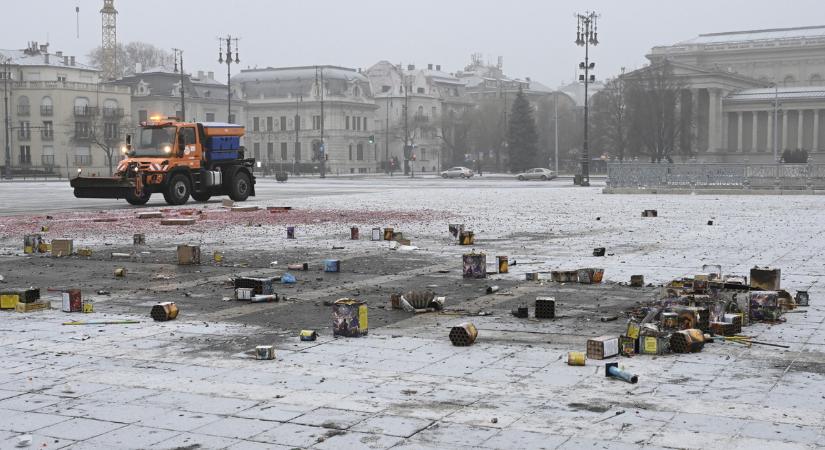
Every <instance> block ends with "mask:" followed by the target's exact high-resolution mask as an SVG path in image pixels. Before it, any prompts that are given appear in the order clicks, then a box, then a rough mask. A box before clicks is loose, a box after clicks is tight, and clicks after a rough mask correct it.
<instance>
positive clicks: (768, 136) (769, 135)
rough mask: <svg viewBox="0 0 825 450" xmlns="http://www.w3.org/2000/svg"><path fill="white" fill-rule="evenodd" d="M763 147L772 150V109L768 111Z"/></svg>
mask: <svg viewBox="0 0 825 450" xmlns="http://www.w3.org/2000/svg"><path fill="white" fill-rule="evenodd" d="M766 131H767V133H766V138H765V149H767V151H768V152H772V151H773V111H768V129H767V130H766Z"/></svg>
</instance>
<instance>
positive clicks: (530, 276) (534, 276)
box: [524, 272, 539, 281]
mask: <svg viewBox="0 0 825 450" xmlns="http://www.w3.org/2000/svg"><path fill="white" fill-rule="evenodd" d="M524 279H525V280H527V281H539V273H538V272H527V273H525V274H524Z"/></svg>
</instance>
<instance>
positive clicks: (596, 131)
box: [590, 78, 629, 160]
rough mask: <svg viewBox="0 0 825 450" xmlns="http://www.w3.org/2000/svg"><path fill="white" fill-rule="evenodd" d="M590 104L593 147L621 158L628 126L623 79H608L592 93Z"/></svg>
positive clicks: (623, 153)
mask: <svg viewBox="0 0 825 450" xmlns="http://www.w3.org/2000/svg"><path fill="white" fill-rule="evenodd" d="M590 104H591V111H592V116H591V117H592V119H591V120H592V122H591V133H592V143H593V147H594V148H596V149H601V150H602V151H604V152H606V153H608V154H609V155H610V156H615V157H616V158H618V159H619V160H623V159H624V158H625V156H626V155H625V153H626V150H627V139H628V136H627V134H628V128H629V124H628V115H627V105H626V104H625V83H624V80H622V79H621V78H614V79H612V80H609V81H608V82H607V83H605V86H604V89H602V90H601V91H599V92H598V93H596V94H594V95H593V97H592V98H591V99H590Z"/></svg>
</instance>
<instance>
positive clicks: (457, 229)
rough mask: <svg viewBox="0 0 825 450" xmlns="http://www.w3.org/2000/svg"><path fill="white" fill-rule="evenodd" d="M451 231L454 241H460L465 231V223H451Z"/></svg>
mask: <svg viewBox="0 0 825 450" xmlns="http://www.w3.org/2000/svg"><path fill="white" fill-rule="evenodd" d="M448 228H449V230H450V234H452V235H453V239H458V236H459V235H460V234H461V232H462V231H464V224H463V223H451V224H449V226H448Z"/></svg>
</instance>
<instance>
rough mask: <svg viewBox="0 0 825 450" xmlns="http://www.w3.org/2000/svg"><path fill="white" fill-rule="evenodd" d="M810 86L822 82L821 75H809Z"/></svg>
mask: <svg viewBox="0 0 825 450" xmlns="http://www.w3.org/2000/svg"><path fill="white" fill-rule="evenodd" d="M810 81H811V86H819V85H821V84H822V75H820V74H818V73H815V74H813V75H811V79H810Z"/></svg>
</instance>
